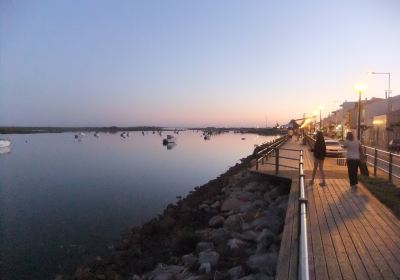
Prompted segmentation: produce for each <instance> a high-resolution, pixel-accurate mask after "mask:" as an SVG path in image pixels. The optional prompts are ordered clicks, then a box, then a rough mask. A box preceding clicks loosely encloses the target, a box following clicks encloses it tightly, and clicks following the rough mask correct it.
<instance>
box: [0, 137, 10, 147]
mask: <svg viewBox="0 0 400 280" xmlns="http://www.w3.org/2000/svg"><path fill="white" fill-rule="evenodd" d="M10 145H11V141H10V140H7V139H0V148H5V147H8V146H10Z"/></svg>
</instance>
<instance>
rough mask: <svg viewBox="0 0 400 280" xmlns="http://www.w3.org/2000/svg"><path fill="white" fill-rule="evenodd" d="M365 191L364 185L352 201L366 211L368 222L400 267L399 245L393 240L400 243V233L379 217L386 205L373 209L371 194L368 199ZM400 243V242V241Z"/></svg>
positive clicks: (359, 188) (360, 186)
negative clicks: (378, 213)
mask: <svg viewBox="0 0 400 280" xmlns="http://www.w3.org/2000/svg"><path fill="white" fill-rule="evenodd" d="M363 189H365V187H364V186H363V185H361V184H360V185H359V187H358V190H357V192H356V193H355V194H354V195H353V196H352V199H353V200H354V201H355V202H356V203H357V205H358V206H359V208H360V209H362V208H363V209H364V212H365V213H364V214H365V217H366V219H367V221H368V222H369V223H370V224H371V225H372V226H373V227H374V229H375V231H376V232H377V234H378V235H379V236H381V237H382V240H383V242H384V243H385V245H386V246H387V248H388V249H389V250H390V251H391V252H392V253H393V255H394V256H395V258H396V259H397V261H398V262H399V266H400V248H399V245H398V244H397V243H396V242H394V241H393V240H397V241H399V235H400V233H396V232H394V231H393V230H392V229H391V228H390V227H389V226H388V224H387V223H385V222H384V221H383V220H382V219H381V218H380V216H379V215H377V211H378V209H385V208H386V207H385V206H384V205H382V204H381V205H380V207H371V205H370V203H369V201H370V199H371V198H370V196H372V195H371V194H369V195H368V196H367V197H366V196H365V195H364V194H365V192H363V191H362V190H363ZM399 242H400V241H399Z"/></svg>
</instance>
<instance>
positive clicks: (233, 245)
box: [227, 238, 249, 250]
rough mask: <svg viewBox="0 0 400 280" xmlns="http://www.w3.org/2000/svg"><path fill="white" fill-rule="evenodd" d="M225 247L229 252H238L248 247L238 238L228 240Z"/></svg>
mask: <svg viewBox="0 0 400 280" xmlns="http://www.w3.org/2000/svg"><path fill="white" fill-rule="evenodd" d="M227 245H228V248H229V249H231V250H239V249H242V248H243V247H246V246H248V245H249V243H247V242H245V241H243V240H240V239H238V238H232V239H229V240H228V243H227Z"/></svg>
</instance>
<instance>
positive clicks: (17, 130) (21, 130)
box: [0, 126, 285, 135]
mask: <svg viewBox="0 0 400 280" xmlns="http://www.w3.org/2000/svg"><path fill="white" fill-rule="evenodd" d="M174 130H207V131H210V132H212V133H214V132H215V133H223V132H229V131H234V132H237V133H255V134H260V135H277V134H282V133H285V132H284V131H282V130H280V129H277V128H233V127H232V128H225V127H224V128H218V127H201V128H172V127H171V128H168V127H159V126H133V127H118V126H107V127H106V126H104V127H99V126H94V127H49V126H43V127H27V126H15V127H11V126H7V127H0V134H36V133H63V132H110V133H117V132H120V131H174Z"/></svg>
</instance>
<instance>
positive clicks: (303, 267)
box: [256, 138, 310, 280]
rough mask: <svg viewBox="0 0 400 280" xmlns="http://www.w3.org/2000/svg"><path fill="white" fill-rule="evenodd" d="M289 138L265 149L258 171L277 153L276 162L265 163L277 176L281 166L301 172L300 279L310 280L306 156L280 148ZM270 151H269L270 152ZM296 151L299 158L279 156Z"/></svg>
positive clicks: (301, 152) (301, 151)
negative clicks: (293, 163) (293, 162)
mask: <svg viewBox="0 0 400 280" xmlns="http://www.w3.org/2000/svg"><path fill="white" fill-rule="evenodd" d="M286 140H287V138H283V140H282V141H279V143H278V144H277V145H275V146H276V147H271V146H272V145H271V146H269V147H268V148H266V149H264V150H263V151H267V152H266V153H265V154H264V155H262V156H261V157H260V158H259V159H257V161H256V170H258V162H259V161H260V160H261V161H262V164H264V158H265V156H268V155H269V154H271V153H272V152H275V162H274V163H273V162H265V164H270V165H275V174H279V166H282V167H287V168H292V169H298V170H299V192H300V195H299V223H298V226H299V229H298V234H299V241H298V242H299V251H298V264H297V265H298V279H299V280H309V278H310V275H309V274H310V273H309V267H308V236H307V198H306V193H305V174H304V155H303V150H298V149H287V148H280V147H279V146H280V145H281V144H283V143H285V142H286ZM268 149H269V150H268ZM280 150H284V151H294V152H299V157H298V158H292V157H287V156H282V155H279V151H280ZM280 158H285V159H288V160H298V162H299V165H298V167H294V166H288V165H283V164H280V163H279V159H280Z"/></svg>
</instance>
